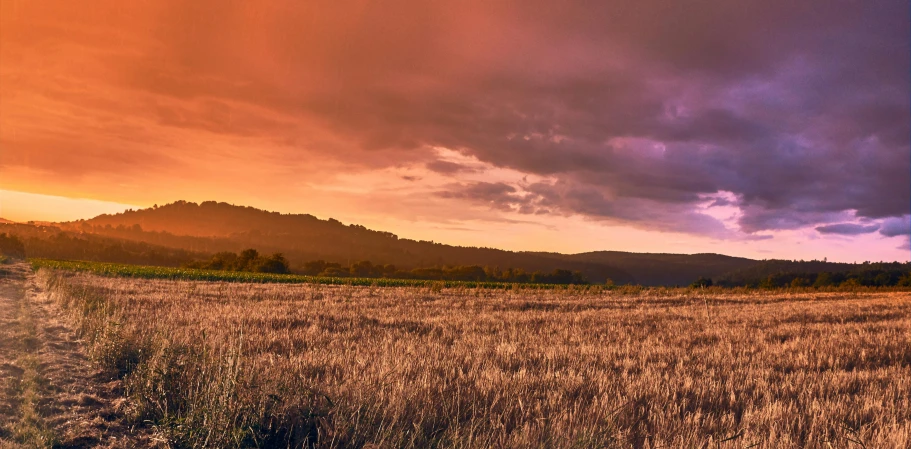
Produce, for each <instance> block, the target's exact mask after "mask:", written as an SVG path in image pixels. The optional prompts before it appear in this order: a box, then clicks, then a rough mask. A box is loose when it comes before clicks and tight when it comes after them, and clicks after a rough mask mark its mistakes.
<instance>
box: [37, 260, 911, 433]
mask: <svg viewBox="0 0 911 449" xmlns="http://www.w3.org/2000/svg"><path fill="white" fill-rule="evenodd" d="M30 282H33V283H34V287H29V288H30V291H31V290H34V291H35V292H38V294H36V296H35V297H34V299H33V301H34V302H35V303H36V304H40V303H42V301H44V303H46V305H48V306H49V307H51V306H52V307H54V308H55V309H56V310H60V311H62V312H61V313H62V314H61V317H62V319H63V320H64V321H65V322H66V325H67V326H70V327H71V328H73V329H74V330H75V331H76V332H77V333H78V334H79V335H80V336H81V343H80V344H81V345H82V347H83V350H84V351H85V352H86V354H87V355H88V356H89V357H90V359H91V360H93V362H92V363H95V364H98V365H99V366H102V367H104V368H105V370H106V371H107V372H109V373H112V375H113V376H115V377H117V378H118V379H119V380H118V381H117V382H119V385H121V386H120V387H119V388H118V389H117V390H116V391H118V394H120V395H121V396H123V397H125V398H126V400H124V401H121V402H120V403H118V404H119V405H118V407H117V415H118V416H119V418H118V419H120V420H121V421H123V422H124V423H126V424H127V425H135V426H136V427H137V428H142V429H145V430H146V431H147V432H151V433H152V434H153V435H154V437H151V438H145V439H143V440H142V441H143V444H144V445H149V446H154V445H159V446H166V445H170V446H173V447H256V446H260V447H287V446H291V447H300V446H309V447H320V448H330V447H338V448H347V447H355V448H374V449H375V448H400V447H405V448H419V447H437V448H487V447H502V448H525V447H542V448H544V447H548V448H571V447H575V448H587V447H609V448H658V447H671V448H689V447H701V448H709V447H711V448H715V447H720V448H746V447H756V448H788V447H793V448H800V447H819V448H829V447H831V448H859V447H866V448H906V447H909V446H911V393H909V392H911V294H909V293H902V292H886V291H883V292H797V293H795V292H789V291H773V292H769V291H752V292H748V291H741V292H728V293H724V292H719V291H713V292H712V294H709V295H706V294H705V292H703V291H700V290H689V289H663V290H654V289H653V290H642V291H639V292H628V291H627V292H621V291H610V290H601V289H581V288H564V289H554V290H520V289H482V288H469V287H467V286H464V285H462V286H457V287H454V288H440V287H439V286H438V285H429V286H424V287H383V288H380V287H375V286H356V285H322V284H275V283H236V282H234V283H229V282H214V281H208V282H203V281H184V280H160V279H143V278H117V277H105V276H98V275H94V274H90V273H86V272H74V271H66V270H50V269H47V268H45V269H41V270H40V271H39V272H38V274H37V276H35V275H31V281H30ZM111 447H114V446H113V445H112V446H111Z"/></svg>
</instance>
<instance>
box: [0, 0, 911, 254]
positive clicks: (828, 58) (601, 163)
mask: <svg viewBox="0 0 911 449" xmlns="http://www.w3.org/2000/svg"><path fill="white" fill-rule="evenodd" d="M906 6H907V5H903V4H902V3H901V2H876V3H875V4H873V5H869V4H865V3H860V2H850V3H844V4H839V7H838V8H821V7H819V4H818V3H816V2H787V1H783V0H776V1H771V2H770V1H758V0H756V1H738V2H730V1H723V0H700V1H699V3H698V6H694V5H691V4H688V3H687V4H684V3H680V4H676V3H673V2H672V3H670V4H669V3H668V2H665V1H658V0H653V1H638V2H619V3H617V2H606V3H603V4H598V5H593V4H574V5H561V7H559V8H555V7H554V6H553V3H552V2H543V1H523V2H518V1H515V2H477V3H470V4H469V3H459V4H458V5H452V4H444V3H440V2H423V1H411V2H408V1H406V2H396V3H395V4H381V3H376V2H367V3H362V4H358V5H347V4H343V3H332V2H316V3H314V2H297V3H295V2H291V3H268V4H260V3H257V4H255V5H253V4H249V3H244V2H231V1H228V2H222V1H218V2H215V1H199V2H180V1H163V2H152V3H132V4H129V5H124V4H123V3H122V2H114V1H109V2H99V3H98V4H93V7H92V8H91V9H90V10H88V9H86V8H83V7H81V6H78V5H73V4H71V3H70V2H59V4H57V5H56V6H46V5H44V4H43V3H42V4H41V5H38V4H33V3H28V2H26V3H21V4H20V3H17V7H16V8H11V7H9V6H8V5H6V6H4V8H6V9H4V14H3V23H2V26H0V46H2V51H3V54H4V64H3V70H2V71H0V84H2V85H3V86H5V89H4V90H5V91H7V92H8V93H10V94H9V95H5V96H4V101H3V102H2V103H0V115H2V116H3V117H4V123H3V126H2V127H0V145H3V147H4V151H3V152H2V154H0V169H4V170H6V171H7V172H8V173H9V172H10V171H9V169H10V168H17V169H18V168H23V167H25V168H28V169H29V170H35V171H40V172H42V173H48V174H49V175H48V176H47V177H46V179H52V178H55V177H57V178H59V179H61V181H59V182H62V183H63V182H68V183H77V182H81V181H83V180H84V179H83V178H85V176H86V175H87V174H91V175H94V176H95V179H96V180H95V181H93V182H95V183H97V185H96V186H95V187H94V188H95V190H96V191H97V192H99V194H104V192H108V191H110V190H111V188H112V187H111V186H110V185H103V179H105V178H106V177H108V176H118V180H119V176H123V177H132V178H134V179H141V180H142V182H146V183H148V185H149V186H155V185H170V184H173V182H174V180H175V179H176V180H180V179H187V178H192V177H193V174H194V173H197V172H198V171H200V170H212V171H215V172H218V171H224V172H234V171H236V172H241V173H243V172H245V171H246V170H247V169H248V168H249V169H250V170H251V171H255V172H257V173H282V174H284V176H286V179H288V180H297V179H313V178H314V177H319V176H328V175H326V173H332V172H334V171H335V170H347V171H349V172H359V171H370V170H374V171H379V170H383V169H386V168H389V167H399V166H411V167H422V166H423V167H424V168H426V169H427V170H429V171H432V172H435V173H439V174H443V175H456V174H459V175H466V174H472V175H478V176H477V177H478V178H481V177H482V176H481V175H480V172H476V171H472V170H473V169H472V168H471V167H470V166H466V165H462V164H458V163H454V162H449V161H444V160H437V153H436V152H435V150H434V148H446V149H449V150H452V151H457V152H459V153H461V154H463V155H465V156H466V157H471V158H473V160H477V161H478V163H479V164H485V166H486V167H492V168H499V169H507V170H513V171H517V172H521V173H526V174H529V175H537V176H538V177H547V178H548V179H550V180H552V181H553V182H549V183H545V184H533V185H527V186H524V187H522V186H518V185H515V186H513V185H510V184H505V183H501V182H498V181H499V180H496V179H486V180H485V182H477V183H468V184H459V185H453V186H449V187H447V188H446V189H444V190H442V191H440V193H438V194H437V196H436V197H437V198H442V199H446V200H469V201H475V202H482V203H486V204H489V205H491V206H492V207H494V208H495V209H497V210H500V211H504V212H511V213H518V214H526V215H529V216H532V215H535V214H541V215H544V214H574V215H580V216H584V217H587V218H591V219H594V220H608V221H611V220H613V221H617V222H622V223H625V224H628V225H631V226H635V227H639V228H642V229H649V230H661V231H665V230H677V231H682V232H687V233H692V234H699V235H709V236H716V237H718V238H729V237H730V236H731V235H732V233H736V232H739V233H741V234H742V235H745V236H755V235H758V234H757V233H761V232H764V231H778V230H789V229H800V228H809V227H813V226H817V225H819V228H822V229H825V230H826V231H822V230H820V232H830V233H831V232H835V233H841V234H846V233H847V234H850V233H851V232H855V233H856V232H857V231H858V229H860V228H857V229H855V228H850V227H849V228H845V227H844V226H843V225H844V224H845V223H844V220H847V219H855V218H856V219H870V220H887V222H888V220H891V218H889V217H896V216H904V215H903V214H906V213H907V210H908V204H911V191H909V189H899V190H898V191H896V189H895V186H908V185H911V174H909V171H908V167H909V166H911V154H909V152H908V151H907V148H908V145H909V136H911V105H909V99H911V88H909V84H911V82H909V80H908V77H907V73H908V72H909V70H911V63H909V60H911V56H909V55H911V46H909V45H911V43H909V40H908V39H907V36H908V34H909V23H908V21H907V7H906ZM46 55H58V56H59V57H54V58H48V57H47V56H46ZM226 149H227V150H226ZM119 174H123V175H119ZM42 179H45V178H42ZM210 179H211V181H210V182H213V183H217V182H223V183H225V184H228V183H232V182H234V180H233V178H231V177H227V176H222V177H216V176H212V177H211V178H210ZM218 179H222V181H218ZM406 179H407V178H406ZM414 181H415V184H417V181H418V179H416V178H415V179H414ZM289 182H290V181H289ZM276 183H279V180H278V179H277V178H276ZM265 188H266V187H264V189H265ZM427 188H428V189H429V191H430V192H434V191H437V190H438V189H437V186H428V187H427ZM717 192H731V193H732V194H733V195H734V197H736V200H725V202H726V204H722V203H720V202H716V205H717V206H722V205H723V206H732V207H736V208H737V209H738V210H739V211H740V215H739V216H738V218H737V226H738V227H739V228H738V229H734V228H732V227H730V226H728V225H725V224H724V223H722V222H720V221H719V220H718V219H716V218H713V217H710V216H708V215H706V214H704V213H703V212H701V211H700V209H699V208H700V207H701V205H702V203H703V198H704V197H705V196H706V195H712V194H716V193H717ZM883 192H890V193H889V194H884V193H883ZM263 193H265V192H263ZM719 201H720V200H719ZM451 213H453V214H455V213H457V211H456V210H455V209H454V210H453V211H452V212H451ZM887 222H884V224H883V226H882V228H881V229H880V232H881V233H882V234H883V235H889V234H887V233H891V232H893V231H892V229H894V228H893V226H892V225H891V224H887ZM820 223H824V224H822V225H820ZM858 226H859V225H858ZM868 227H869V226H868ZM868 227H867V228H868ZM861 228H863V229H867V228H864V227H863V226H861ZM845 230H847V232H844V231H845ZM873 231H875V229H874V230H873ZM873 231H869V232H873ZM851 235H853V234H851Z"/></svg>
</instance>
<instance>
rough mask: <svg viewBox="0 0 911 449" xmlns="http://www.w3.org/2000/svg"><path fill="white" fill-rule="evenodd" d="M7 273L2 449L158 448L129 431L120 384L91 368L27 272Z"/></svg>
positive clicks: (5, 269)
mask: <svg viewBox="0 0 911 449" xmlns="http://www.w3.org/2000/svg"><path fill="white" fill-rule="evenodd" d="M0 270H2V271H0V382H2V395H0V447H61V448H63V447H65V448H81V447H86V448H87V447H93V448H95V447H100V448H133V447H149V446H154V444H155V441H154V440H151V439H150V437H149V432H148V431H146V430H133V429H131V428H130V427H129V426H127V425H126V424H124V420H123V419H122V416H121V414H120V413H119V407H120V406H121V404H122V403H123V399H122V397H123V395H122V387H121V382H120V381H119V380H117V379H116V376H112V375H111V374H110V373H108V372H105V371H104V370H101V369H98V368H97V367H96V366H95V364H93V363H91V362H90V361H89V360H88V358H87V357H86V354H85V353H84V348H83V347H82V345H81V344H80V340H79V339H78V338H77V336H76V333H75V332H74V331H73V330H72V329H71V328H70V327H68V326H67V325H66V321H65V320H64V319H63V317H62V316H61V315H60V312H59V310H58V309H57V308H56V307H55V306H54V305H53V304H51V302H50V301H49V300H48V298H47V295H46V294H45V292H44V291H43V290H42V289H41V288H40V287H39V286H38V285H37V283H36V282H35V279H34V273H33V272H32V271H31V269H30V268H29V267H28V265H27V264H24V263H19V264H12V265H2V266H0Z"/></svg>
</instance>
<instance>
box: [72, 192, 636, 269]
mask: <svg viewBox="0 0 911 449" xmlns="http://www.w3.org/2000/svg"><path fill="white" fill-rule="evenodd" d="M60 226H62V227H64V228H65V229H67V230H70V231H74V232H83V233H90V234H97V235H106V236H110V237H116V238H121V239H127V240H133V241H141V242H148V243H151V244H155V245H161V246H166V247H171V248H181V249H186V250H190V251H197V252H207V253H213V252H217V251H240V250H242V249H245V248H256V249H258V250H259V251H260V252H263V253H270V252H281V253H284V254H285V256H286V257H287V258H288V260H289V261H290V262H291V266H292V268H294V267H295V265H300V264H303V263H304V262H306V261H311V260H319V259H322V260H326V261H328V262H337V263H342V264H345V265H349V264H350V263H353V262H356V261H360V260H369V261H371V262H373V263H375V264H377V263H379V264H393V265H395V266H397V267H399V268H403V269H412V268H420V267H434V266H446V265H449V266H453V265H480V266H490V267H501V268H504V269H505V268H521V269H523V270H526V271H529V272H534V271H541V272H551V271H553V270H554V269H566V270H571V271H580V272H582V273H583V274H584V275H585V277H586V278H588V279H589V280H591V281H592V282H604V280H605V279H608V278H610V279H612V280H614V281H615V282H617V283H635V282H637V280H636V279H635V278H633V276H631V275H630V274H629V273H627V272H625V271H624V270H622V269H620V268H618V267H615V266H611V265H609V264H604V263H599V262H589V261H583V260H579V261H576V260H561V259H558V258H554V257H553V256H552V255H550V254H547V253H530V252H513V251H504V250H500V249H494V248H478V247H462V246H452V245H444V244H441V243H436V242H431V241H416V240H410V239H401V238H399V237H398V236H397V235H395V234H392V233H390V232H383V231H374V230H370V229H367V228H365V227H363V226H360V225H354V224H352V225H344V224H342V223H341V222H339V221H338V220H334V219H331V218H330V219H328V220H320V219H318V218H316V217H314V216H312V215H307V214H280V213H277V212H268V211H264V210H259V209H255V208H252V207H243V206H235V205H231V204H227V203H216V202H214V201H207V202H203V203H201V204H196V203H191V202H185V201H178V202H175V203H171V204H167V205H164V206H160V207H153V208H149V209H142V210H128V211H126V212H123V213H120V214H115V215H107V214H105V215H100V216H98V217H95V218H92V219H90V220H83V221H78V222H70V223H61V224H60Z"/></svg>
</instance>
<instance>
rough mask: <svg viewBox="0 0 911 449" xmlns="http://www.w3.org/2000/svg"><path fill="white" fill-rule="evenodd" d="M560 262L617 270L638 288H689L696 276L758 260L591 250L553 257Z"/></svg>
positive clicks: (740, 267)
mask: <svg viewBox="0 0 911 449" xmlns="http://www.w3.org/2000/svg"><path fill="white" fill-rule="evenodd" d="M553 256H554V257H556V258H560V259H563V260H572V261H579V262H589V263H598V264H605V265H610V266H615V267H621V268H622V269H623V270H624V271H626V272H627V273H629V274H630V275H632V276H633V278H635V279H637V280H638V281H639V283H641V284H642V285H681V286H682V285H689V284H690V283H692V282H693V281H694V280H696V279H698V278H699V277H705V278H718V277H721V276H723V275H725V274H726V273H729V272H732V271H738V270H744V269H747V268H749V267H752V266H755V265H757V264H759V263H760V261H757V260H753V259H747V258H744V257H731V256H725V255H722V254H659V253H629V252H622V251H595V252H588V253H581V254H571V255H563V254H553Z"/></svg>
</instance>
